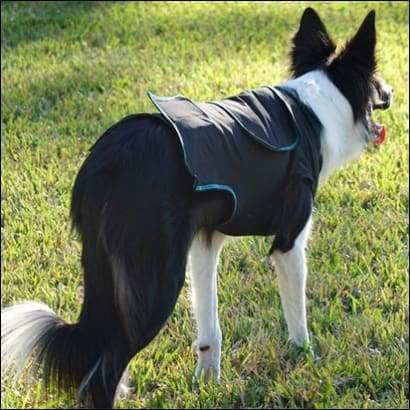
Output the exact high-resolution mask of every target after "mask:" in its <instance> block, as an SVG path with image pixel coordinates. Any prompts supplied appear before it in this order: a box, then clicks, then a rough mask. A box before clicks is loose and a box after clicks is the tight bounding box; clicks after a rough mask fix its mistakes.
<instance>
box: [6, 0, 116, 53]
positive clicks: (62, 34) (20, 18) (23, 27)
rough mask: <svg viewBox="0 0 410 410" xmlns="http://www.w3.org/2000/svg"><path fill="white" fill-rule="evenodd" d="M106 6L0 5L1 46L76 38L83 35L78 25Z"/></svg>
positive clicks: (95, 3) (75, 3) (61, 3)
mask: <svg viewBox="0 0 410 410" xmlns="http://www.w3.org/2000/svg"><path fill="white" fill-rule="evenodd" d="M109 5H110V4H109V3H106V2H100V1H89V2H85V1H51V2H45V1H38V2H34V1H33V2H2V4H1V46H2V47H11V48H14V47H17V46H18V45H19V44H27V43H30V42H34V41H38V40H42V39H46V38H52V39H61V40H70V39H75V38H76V37H79V36H81V35H82V32H83V31H84V25H83V24H81V23H82V22H84V21H86V19H89V14H90V13H93V12H95V11H96V10H99V9H101V8H106V7H107V6H109Z"/></svg>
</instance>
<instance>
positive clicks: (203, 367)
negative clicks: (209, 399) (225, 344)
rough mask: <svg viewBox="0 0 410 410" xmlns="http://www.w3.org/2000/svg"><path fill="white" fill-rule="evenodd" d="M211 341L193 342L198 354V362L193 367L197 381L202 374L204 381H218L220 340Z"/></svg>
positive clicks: (219, 372) (219, 373)
mask: <svg viewBox="0 0 410 410" xmlns="http://www.w3.org/2000/svg"><path fill="white" fill-rule="evenodd" d="M218 339H219V338H217V339H216V340H214V341H213V343H201V344H199V343H198V342H195V343H194V346H195V350H196V352H197V355H198V363H197V366H196V369H195V379H196V380H197V381H198V380H199V379H200V378H201V377H202V376H203V379H204V382H205V383H208V381H211V380H212V381H213V382H215V383H220V377H221V376H220V375H221V365H220V362H221V341H220V340H218Z"/></svg>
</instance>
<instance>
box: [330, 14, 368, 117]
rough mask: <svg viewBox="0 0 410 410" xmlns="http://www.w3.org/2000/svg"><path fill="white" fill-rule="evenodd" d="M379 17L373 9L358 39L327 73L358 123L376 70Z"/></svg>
mask: <svg viewBox="0 0 410 410" xmlns="http://www.w3.org/2000/svg"><path fill="white" fill-rule="evenodd" d="M375 17H376V14H375V12H374V10H372V11H371V12H370V13H369V14H368V15H367V16H366V18H365V19H364V21H363V23H362V25H361V26H360V28H359V30H358V31H357V33H356V34H355V36H354V37H353V38H352V39H351V40H350V41H349V42H348V43H347V44H346V45H345V47H344V48H343V50H342V51H341V52H340V53H339V54H338V55H337V56H336V57H335V58H334V59H333V61H332V62H331V64H330V65H329V67H328V68H327V73H328V75H329V76H330V78H331V79H332V81H333V83H334V84H335V85H336V86H337V87H338V89H339V90H340V91H341V92H342V94H343V95H344V96H345V97H346V98H347V100H348V101H349V103H350V105H351V107H352V110H353V117H354V120H355V121H357V120H358V119H359V118H360V117H362V116H363V115H364V114H365V111H366V107H367V105H368V102H369V98H370V96H371V94H372V86H371V84H372V81H373V76H374V73H375V71H376V54H375V53H376V50H375V49H376V26H375Z"/></svg>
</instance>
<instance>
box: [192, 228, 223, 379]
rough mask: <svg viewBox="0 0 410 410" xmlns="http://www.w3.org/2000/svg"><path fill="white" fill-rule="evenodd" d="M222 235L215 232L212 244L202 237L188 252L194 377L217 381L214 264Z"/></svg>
mask: <svg viewBox="0 0 410 410" xmlns="http://www.w3.org/2000/svg"><path fill="white" fill-rule="evenodd" d="M224 237H225V235H223V234H221V233H219V232H214V233H213V235H212V238H211V240H210V241H209V240H207V238H206V235H205V234H204V233H200V234H199V235H198V236H196V238H195V239H194V241H193V243H192V246H191V250H190V268H191V290H192V305H193V310H194V314H195V318H196V321H197V326H198V338H197V340H196V341H195V342H194V346H195V349H196V352H197V354H198V364H197V367H196V370H195V377H196V378H199V377H200V376H201V374H202V373H204V379H205V382H206V381H208V378H209V376H211V377H213V378H214V379H215V380H216V381H219V377H220V360H221V343H222V334H221V329H220V326H219V320H218V297H217V278H216V276H217V264H218V257H219V253H220V251H221V249H222V244H223V241H224Z"/></svg>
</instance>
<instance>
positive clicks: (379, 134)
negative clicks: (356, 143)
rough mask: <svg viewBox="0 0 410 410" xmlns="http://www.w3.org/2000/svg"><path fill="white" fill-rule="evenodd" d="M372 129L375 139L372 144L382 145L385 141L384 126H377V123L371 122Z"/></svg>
mask: <svg viewBox="0 0 410 410" xmlns="http://www.w3.org/2000/svg"><path fill="white" fill-rule="evenodd" d="M373 125H374V129H375V133H374V134H375V138H374V140H373V143H374V144H376V145H380V144H383V142H384V140H385V139H386V135H387V131H386V128H385V126H384V125H382V124H378V123H377V122H375V121H373Z"/></svg>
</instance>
